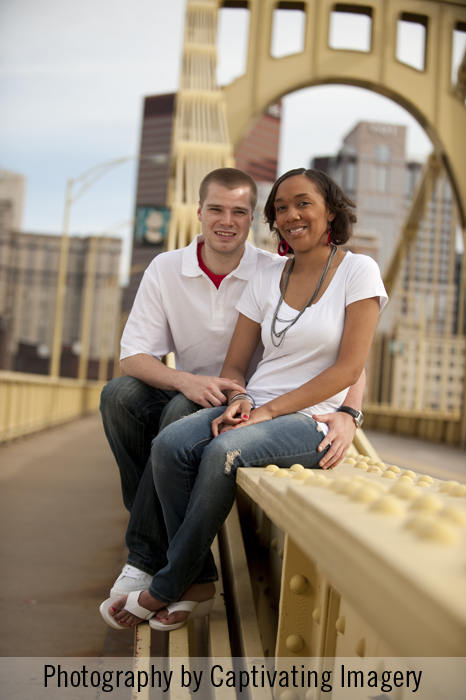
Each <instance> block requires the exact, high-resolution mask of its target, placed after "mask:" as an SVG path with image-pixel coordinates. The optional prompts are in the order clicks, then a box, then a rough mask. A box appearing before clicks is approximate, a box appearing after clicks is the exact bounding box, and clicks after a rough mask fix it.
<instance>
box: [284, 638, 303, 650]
mask: <svg viewBox="0 0 466 700" xmlns="http://www.w3.org/2000/svg"><path fill="white" fill-rule="evenodd" d="M285 646H286V648H287V649H288V651H292V652H293V653H294V654H297V653H298V651H301V649H302V648H303V647H304V639H303V638H302V637H301V636H300V635H299V634H290V636H289V637H287V638H286V641H285Z"/></svg>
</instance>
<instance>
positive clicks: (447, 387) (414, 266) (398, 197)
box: [313, 122, 465, 413]
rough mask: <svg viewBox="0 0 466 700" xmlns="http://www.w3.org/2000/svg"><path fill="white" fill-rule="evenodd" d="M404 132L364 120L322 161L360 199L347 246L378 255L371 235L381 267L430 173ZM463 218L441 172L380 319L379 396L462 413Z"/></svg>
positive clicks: (372, 375) (372, 388)
mask: <svg viewBox="0 0 466 700" xmlns="http://www.w3.org/2000/svg"><path fill="white" fill-rule="evenodd" d="M405 138H406V127H405V126H399V125H392V124H372V123H369V122H360V123H359V124H357V126H356V127H355V128H354V129H353V130H352V131H351V132H350V133H349V134H348V135H347V136H346V137H345V138H344V140H343V146H342V149H341V150H340V152H339V153H338V154H337V155H336V156H334V157H331V156H325V157H321V158H316V159H314V161H313V166H314V167H316V168H319V169H321V170H325V171H326V172H328V173H329V174H330V175H331V176H332V177H333V178H334V179H335V180H336V181H337V182H338V183H339V184H340V186H341V187H342V188H343V190H344V191H345V192H346V193H347V194H348V196H350V197H351V198H352V199H353V201H355V203H356V205H357V216H358V223H357V224H356V226H355V229H354V236H353V238H352V239H351V240H350V242H349V246H348V247H349V248H350V249H351V250H353V252H362V253H367V254H370V255H371V252H370V250H364V246H363V245H361V243H362V242H363V240H364V238H366V243H367V242H368V241H369V242H370V241H372V245H373V244H375V247H374V252H375V248H377V249H378V250H377V254H374V253H372V256H373V257H374V258H375V259H376V260H377V261H378V263H379V265H380V267H381V270H382V274H384V273H385V272H386V271H387V268H388V266H389V264H390V261H391V259H392V257H393V254H394V252H395V250H396V248H397V245H398V242H399V240H400V236H401V235H402V228H403V223H404V220H405V218H406V216H407V215H408V213H409V210H410V206H411V202H412V200H413V196H414V195H415V191H416V187H417V183H418V181H419V178H420V174H421V168H422V166H421V165H420V164H419V163H411V162H408V161H407V159H406V153H405ZM458 225H459V219H458V213H457V210H456V206H455V202H454V198H453V193H452V188H451V185H450V183H449V181H448V178H447V175H446V173H445V172H442V173H440V175H439V176H438V178H437V180H436V182H435V184H434V187H433V189H432V192H431V194H430V199H429V201H428V204H427V208H426V210H425V212H424V216H423V218H422V220H421V221H420V224H419V227H418V231H417V236H416V237H415V239H414V240H412V241H411V242H410V243H409V245H408V248H407V254H406V257H405V259H404V260H403V262H402V264H401V267H400V269H399V271H398V275H397V279H396V282H395V284H394V287H393V289H392V292H391V299H390V304H389V305H388V307H387V310H386V311H385V312H384V314H383V316H382V319H381V322H380V323H379V327H378V333H377V335H376V338H375V340H374V343H373V351H372V356H371V360H370V366H369V371H368V386H367V399H368V400H369V401H370V402H373V403H383V404H385V405H390V406H392V407H394V408H396V409H400V410H403V409H406V410H415V411H422V410H433V411H442V412H449V413H455V412H456V413H458V412H459V411H460V408H461V405H462V404H461V402H462V394H463V385H464V380H463V377H464V372H465V338H464V334H463V324H462V321H463V319H461V318H460V316H461V315H462V314H463V313H464V312H462V311H461V309H460V303H459V301H460V294H461V292H460V278H461V275H460V272H459V270H460V269H461V267H462V265H463V264H464V261H463V258H464V255H462V254H461V251H460V249H459V248H458V246H457V226H458Z"/></svg>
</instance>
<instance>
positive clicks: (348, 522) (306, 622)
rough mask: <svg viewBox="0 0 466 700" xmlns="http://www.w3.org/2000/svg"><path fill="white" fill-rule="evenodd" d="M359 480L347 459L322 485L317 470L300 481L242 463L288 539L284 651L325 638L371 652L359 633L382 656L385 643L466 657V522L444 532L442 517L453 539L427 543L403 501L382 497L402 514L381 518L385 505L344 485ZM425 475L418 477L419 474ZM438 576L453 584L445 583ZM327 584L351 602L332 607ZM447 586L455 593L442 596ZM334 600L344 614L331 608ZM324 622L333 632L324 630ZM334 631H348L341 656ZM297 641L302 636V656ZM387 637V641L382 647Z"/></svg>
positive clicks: (379, 480)
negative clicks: (462, 569)
mask: <svg viewBox="0 0 466 700" xmlns="http://www.w3.org/2000/svg"><path fill="white" fill-rule="evenodd" d="M356 472H357V473H356ZM355 477H356V479H358V480H359V479H360V478H361V472H360V470H358V469H356V468H355V467H354V466H353V465H349V464H348V465H342V467H340V468H339V469H338V470H335V471H331V472H330V473H327V474H325V475H323V476H320V477H317V479H319V478H321V479H323V480H324V484H325V485H326V486H324V485H323V484H321V483H315V479H316V476H313V477H309V478H310V483H309V484H308V482H307V481H305V482H303V481H301V480H299V481H297V480H294V479H293V478H280V479H277V478H274V477H273V476H272V475H271V474H269V475H268V476H265V473H264V470H263V469H259V468H249V469H238V472H237V483H238V486H239V487H240V488H241V489H243V490H244V491H245V492H246V493H247V495H248V496H249V497H250V498H251V499H252V500H253V501H254V502H255V503H256V504H257V505H258V506H259V507H260V508H262V509H263V510H264V511H265V513H266V514H267V516H268V517H269V518H270V519H271V520H272V522H274V523H275V524H276V525H277V526H278V527H279V528H280V529H281V530H282V531H283V532H285V533H286V535H288V541H287V547H285V553H284V563H283V566H284V568H283V571H284V575H283V579H282V592H281V597H282V603H281V610H282V612H283V613H286V615H282V619H281V623H282V622H283V623H284V625H285V626H284V628H283V632H282V636H281V639H279V642H280V644H279V647H278V649H277V656H278V655H280V656H281V655H282V654H285V655H286V656H292V655H295V656H298V657H299V656H300V655H301V656H303V657H307V656H308V655H309V652H310V653H311V655H312V653H313V652H314V649H315V652H318V651H319V650H320V649H322V641H323V640H324V639H325V651H324V653H325V655H331V656H333V655H337V654H338V655H339V656H363V655H364V653H362V654H361V652H364V649H362V645H361V644H359V637H361V638H365V640H366V643H365V646H366V651H367V654H366V655H367V656H380V655H384V654H385V653H386V650H387V648H391V649H393V650H394V651H395V652H396V654H397V655H400V656H456V655H462V654H463V653H464V650H465V639H466V637H465V631H466V606H465V604H464V596H463V594H462V584H461V582H460V581H459V580H458V577H457V574H456V568H457V567H456V561H457V557H458V556H460V552H461V548H462V535H461V529H460V527H459V526H455V527H454V528H452V530H450V528H445V529H444V528H443V524H442V522H441V518H440V521H439V531H440V534H441V535H442V536H443V535H444V534H446V536H449V535H450V534H452V537H453V539H452V540H451V541H450V544H448V545H447V544H444V545H443V546H442V545H441V544H439V541H436V542H435V543H434V542H430V543H429V544H427V540H426V539H423V538H422V537H419V532H420V531H419V532H416V531H413V530H410V529H407V528H405V527H403V524H404V523H405V521H406V516H407V515H409V511H410V506H409V504H408V505H407V504H406V502H404V501H403V500H402V499H401V498H399V499H398V498H397V497H395V496H394V495H391V496H390V497H389V498H388V499H385V498H381V499H380V500H381V501H382V502H383V501H384V500H387V502H388V505H389V506H390V507H391V506H392V505H393V502H396V504H395V506H394V510H391V511H390V510H386V511H384V513H383V514H382V511H381V510H380V509H378V508H371V507H368V504H367V503H363V502H360V501H358V500H357V499H352V498H351V496H350V495H349V494H350V493H351V490H350V491H348V490H345V486H349V487H351V486H353V485H355V486H357V488H359V486H358V484H356V481H355ZM419 477H420V475H419V474H415V480H417V479H419ZM395 478H396V477H395ZM367 481H368V482H369V483H370V484H373V485H371V486H370V487H369V488H370V490H372V489H374V490H375V489H377V488H378V486H379V485H380V486H386V485H387V484H390V485H392V484H393V483H395V480H394V479H392V480H389V479H385V478H384V474H383V473H382V474H374V475H372V474H368V475H367ZM433 481H434V483H432V485H431V487H429V489H431V491H432V492H434V491H435V494H434V493H432V496H433V497H434V500H438V501H442V505H444V506H445V507H447V506H449V505H450V500H451V496H449V495H448V494H447V495H444V492H442V491H440V489H439V487H440V484H441V483H442V482H440V481H439V480H438V479H434V480H433ZM313 482H314V484H313V487H311V488H310V487H309V486H310V484H311V483H313ZM338 483H339V485H338V486H337V484H338ZM416 483H417V481H416ZM359 484H360V482H359ZM339 487H343V488H339ZM414 488H415V487H414ZM422 490H423V491H425V489H422ZM376 498H378V497H377V496H376ZM453 500H455V501H456V500H457V499H453ZM461 510H462V511H463V510H464V509H463V508H461ZM433 519H435V518H433ZM453 530H454V532H453ZM290 541H292V543H293V546H292V547H291V548H290V547H289V545H290ZM455 547H456V549H455ZM447 549H448V550H449V552H448V553H447V551H446V550H447ZM306 560H308V561H306ZM318 572H322V574H323V576H324V577H325V579H326V580H327V582H325V581H324V580H323V578H320V576H319V574H318ZM303 579H306V580H307V582H308V583H309V586H308V587H306V585H305V584H306V581H304V580H303ZM440 579H441V580H442V581H443V583H444V584H447V585H446V586H445V585H441V582H440ZM319 581H320V582H319ZM319 586H320V592H319ZM327 586H331V588H332V589H334V590H335V591H338V593H339V594H340V596H341V599H342V600H343V599H344V600H345V601H346V602H347V604H346V603H345V604H344V605H342V604H341V601H335V600H333V603H332V596H331V595H330V596H328V595H327V592H326V587H327ZM446 589H447V590H448V591H449V595H448V596H445V595H444V594H443V591H444V590H446ZM329 592H330V593H331V591H329ZM292 594H293V595H295V596H296V598H295V600H293V599H292ZM333 598H335V596H333ZM292 600H293V602H290V601H292ZM334 603H336V606H335V605H333V604H334ZM332 605H333V607H336V608H337V610H334V613H337V614H329V607H330V606H332ZM349 607H351V608H352V609H353V610H354V611H355V613H356V615H357V618H358V619H360V620H361V621H365V624H364V625H362V627H365V629H364V630H363V634H362V635H360V634H359V632H358V628H359V629H360V630H361V625H360V624H359V623H358V622H357V620H356V619H355V616H354V615H352V614H350V612H349ZM300 610H301V611H302V614H301V615H300ZM309 612H310V614H309ZM345 614H346V615H347V620H346V623H347V624H346V631H345V625H344V620H342V619H339V618H340V617H341V616H344V615H345ZM350 617H351V618H353V619H352V620H350ZM338 620H339V622H338ZM337 622H338V624H336V623H337ZM329 624H330V625H331V626H330V627H329ZM320 625H321V626H322V627H327V630H322V632H320V629H319V626H320ZM353 625H354V627H353ZM351 628H353V629H354V634H352V633H351ZM336 632H338V633H339V634H346V639H347V640H348V641H349V642H350V646H347V647H346V648H341V652H342V653H340V648H339V644H338V642H337V648H336V649H335V645H334V644H331V643H330V642H331V641H332V636H333V640H334V641H335V634H336ZM349 636H351V637H352V640H350V639H349ZM279 637H280V635H279ZM297 637H301V639H302V642H301V643H302V652H301V653H300V651H299V649H298V647H299V646H300V639H298V638H297ZM382 640H383V642H384V643H383V644H381V643H379V641H382ZM283 642H285V649H283ZM287 642H288V644H287ZM313 647H314V648H313ZM300 661H301V659H300Z"/></svg>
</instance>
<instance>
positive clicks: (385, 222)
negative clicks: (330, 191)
mask: <svg viewBox="0 0 466 700" xmlns="http://www.w3.org/2000/svg"><path fill="white" fill-rule="evenodd" d="M405 142H406V126H400V125H395V124H377V123H372V122H359V123H358V124H357V125H356V126H355V128H354V129H353V130H352V131H351V132H350V133H349V134H348V135H347V136H345V138H344V139H343V146H342V148H341V150H340V152H339V153H338V154H337V156H335V157H328V156H325V157H321V158H316V159H314V161H313V163H314V167H316V168H318V169H321V170H325V171H326V172H328V173H329V174H330V175H331V176H332V177H333V178H334V180H335V181H336V182H338V184H339V185H340V187H341V188H342V189H343V190H344V191H345V192H346V194H347V195H348V196H349V197H350V198H351V199H352V200H353V201H354V203H355V204H356V207H357V217H358V223H357V224H356V226H355V227H354V239H353V241H352V244H351V245H352V246H354V248H357V249H358V251H357V252H366V253H369V252H370V250H371V251H374V252H375V251H377V255H376V256H375V255H374V257H376V259H377V262H378V263H379V266H380V269H381V271H382V274H383V273H384V272H385V271H386V269H387V266H388V264H389V263H390V260H391V259H392V256H393V253H394V251H395V249H396V245H397V243H398V240H399V236H400V234H401V230H402V225H403V221H404V218H405V216H406V213H407V210H408V205H409V197H408V171H407V163H406V146H405ZM319 166H320V167H319ZM352 249H353V248H352ZM355 252H356V251H355Z"/></svg>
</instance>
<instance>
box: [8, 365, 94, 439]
mask: <svg viewBox="0 0 466 700" xmlns="http://www.w3.org/2000/svg"><path fill="white" fill-rule="evenodd" d="M102 387H103V384H101V383H100V382H82V381H79V380H77V379H63V378H60V379H58V378H54V377H48V376H43V375H37V374H23V373H22V372H0V442H6V441H7V440H13V439H15V438H19V437H24V436H25V435H29V434H31V433H35V432H37V431H39V430H44V429H46V428H51V427H52V426H54V425H59V424H60V423H66V422H67V421H69V420H73V419H75V418H79V417H81V416H84V415H86V414H87V413H90V412H92V411H97V410H98V408H99V398H100V392H101V391H102Z"/></svg>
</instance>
